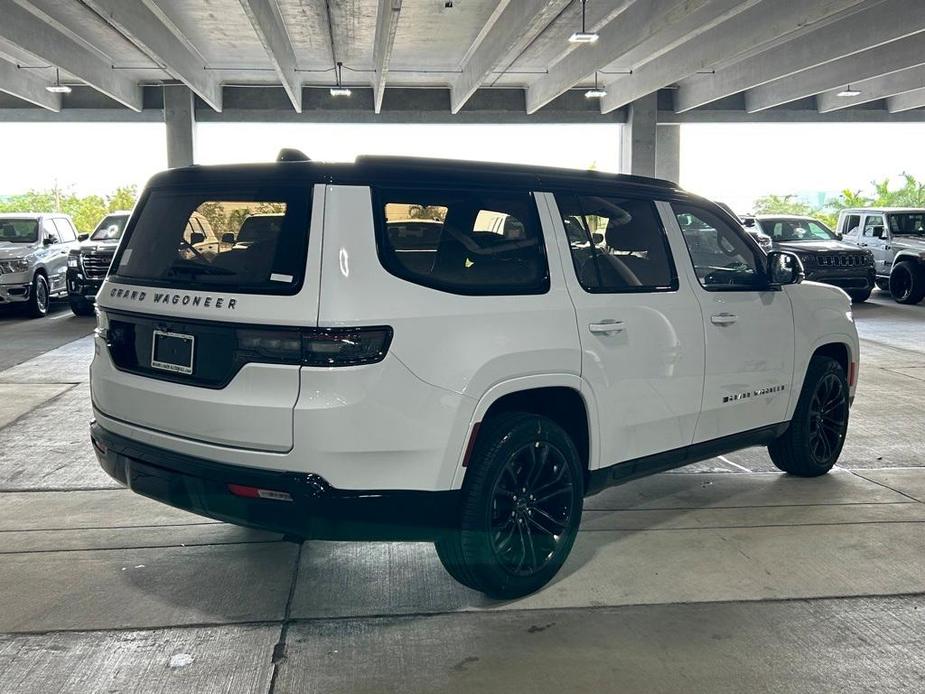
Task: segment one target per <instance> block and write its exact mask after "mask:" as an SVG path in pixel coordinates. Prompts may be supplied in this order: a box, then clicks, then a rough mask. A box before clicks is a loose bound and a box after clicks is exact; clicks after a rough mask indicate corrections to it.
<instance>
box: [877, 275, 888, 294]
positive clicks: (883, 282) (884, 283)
mask: <svg viewBox="0 0 925 694" xmlns="http://www.w3.org/2000/svg"><path fill="white" fill-rule="evenodd" d="M874 283H875V284H876V285H877V289H879V290H881V291H884V292H888V291H890V279H889V278H888V277H887V278H883V279H881V278H880V277H878V278H877V279H875V280H874Z"/></svg>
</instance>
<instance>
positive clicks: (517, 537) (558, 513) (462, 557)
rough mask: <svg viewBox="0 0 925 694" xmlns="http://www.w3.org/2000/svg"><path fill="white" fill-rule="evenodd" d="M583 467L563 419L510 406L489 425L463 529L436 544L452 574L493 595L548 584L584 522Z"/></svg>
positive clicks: (472, 473) (463, 506)
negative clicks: (581, 523)
mask: <svg viewBox="0 0 925 694" xmlns="http://www.w3.org/2000/svg"><path fill="white" fill-rule="evenodd" d="M583 501H584V466H583V464H582V463H581V458H580V456H579V454H578V450H577V449H576V447H575V444H574V443H573V441H572V439H571V438H570V437H569V435H568V433H566V431H565V430H564V429H563V428H562V427H561V426H559V425H558V424H557V423H556V422H554V421H553V420H551V419H549V418H548V417H543V416H540V415H535V414H530V413H525V412H504V413H501V414H498V415H494V416H492V418H491V419H490V420H487V421H485V422H484V423H483V425H482V427H481V429H480V431H479V435H478V441H477V442H476V444H475V449H474V451H473V454H472V457H471V460H470V462H469V467H468V470H467V472H466V479H465V481H464V483H463V489H462V496H461V501H460V515H459V526H458V528H452V529H449V530H448V531H447V532H446V533H445V534H444V536H442V537H441V538H440V539H438V540H437V541H436V542H435V546H436V549H437V555H438V556H439V557H440V561H441V562H442V563H443V566H444V567H445V568H446V570H447V571H448V572H449V573H450V575H451V576H452V577H453V578H455V579H456V580H457V581H459V582H460V583H462V584H463V585H466V586H468V587H469V588H472V589H474V590H478V591H481V592H483V593H485V594H487V595H489V596H491V597H494V598H503V599H510V598H517V597H521V596H523V595H528V594H530V593H532V592H534V591H536V590H539V589H540V588H542V587H543V586H544V585H546V584H547V583H548V582H549V581H551V580H552V578H553V577H554V576H555V575H556V572H558V571H559V569H560V568H561V567H562V565H563V564H564V563H565V560H566V558H567V557H568V555H569V552H571V550H572V545H573V544H574V542H575V537H576V535H577V534H578V525H579V523H580V522H581V511H582V505H583Z"/></svg>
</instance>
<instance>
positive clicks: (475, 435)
mask: <svg viewBox="0 0 925 694" xmlns="http://www.w3.org/2000/svg"><path fill="white" fill-rule="evenodd" d="M480 426H482V423H481V422H476V423H475V424H473V425H472V433H471V434H470V435H469V443H468V444H467V445H466V455H465V456H463V462H462V466H463V467H469V459H470V458H471V457H472V451H474V450H475V440H476V439H477V438H478V437H479V427H480Z"/></svg>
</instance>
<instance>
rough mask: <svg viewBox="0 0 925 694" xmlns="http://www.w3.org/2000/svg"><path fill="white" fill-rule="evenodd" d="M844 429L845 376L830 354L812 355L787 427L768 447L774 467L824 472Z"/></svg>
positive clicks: (802, 474) (803, 473)
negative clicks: (826, 355)
mask: <svg viewBox="0 0 925 694" xmlns="http://www.w3.org/2000/svg"><path fill="white" fill-rule="evenodd" d="M847 430H848V379H847V378H846V377H845V370H844V369H843V368H842V366H841V364H839V363H838V362H837V361H835V360H834V359H832V358H831V357H824V356H815V357H813V358H812V359H811V360H810V362H809V367H808V368H807V369H806V379H805V380H804V382H803V390H802V392H801V393H800V399H799V401H798V402H797V408H796V411H795V412H794V413H793V419H791V420H790V427H789V428H788V429H787V432H786V433H785V434H784V435H783V436H781V437H780V438H778V439H776V440H775V441H773V442H772V443H771V444H770V445H769V446H768V452H769V453H770V454H771V460H772V461H773V462H774V464H775V465H776V466H777V468H778V469H780V470H783V471H784V472H789V473H790V474H791V475H797V476H799V477H817V476H819V475H824V474H825V473H827V472H828V471H829V470H831V469H832V466H833V465H835V462H836V461H837V460H838V456H839V455H840V454H841V450H842V446H843V445H844V443H845V434H846V432H847Z"/></svg>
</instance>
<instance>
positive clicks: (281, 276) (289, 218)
mask: <svg viewBox="0 0 925 694" xmlns="http://www.w3.org/2000/svg"><path fill="white" fill-rule="evenodd" d="M309 208H310V194H309V190H308V189H307V188H303V187H293V188H282V189H281V188H274V189H273V190H261V189H256V190H250V191H238V192H228V191H212V190H203V191H201V192H191V191H190V190H189V188H184V189H182V190H174V189H155V190H153V191H152V192H151V193H150V195H148V196H147V198H146V199H145V200H144V201H143V202H142V206H141V208H140V210H139V212H138V214H137V215H136V221H135V223H134V226H133V227H130V228H129V230H128V236H127V238H126V240H125V242H124V243H123V244H122V246H121V248H120V251H119V254H118V256H117V257H116V259H115V261H114V263H113V267H114V268H116V269H115V271H114V272H113V275H112V277H113V279H114V280H117V281H119V280H122V281H130V282H138V283H147V284H152V285H154V286H170V287H185V288H191V289H196V288H201V289H211V288H218V287H234V288H235V289H236V290H237V291H241V292H251V293H259V294H293V293H295V292H297V291H298V289H299V287H300V286H301V284H302V276H303V274H304V271H305V260H306V251H307V247H308V226H309Z"/></svg>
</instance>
